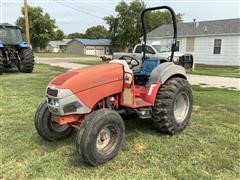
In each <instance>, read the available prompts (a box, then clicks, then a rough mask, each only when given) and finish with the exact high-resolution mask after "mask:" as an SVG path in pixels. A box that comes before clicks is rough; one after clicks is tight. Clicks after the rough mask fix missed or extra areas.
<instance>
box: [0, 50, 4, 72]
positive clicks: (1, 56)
mask: <svg viewBox="0 0 240 180" xmlns="http://www.w3.org/2000/svg"><path fill="white" fill-rule="evenodd" d="M3 70H4V65H3V55H2V52H1V50H0V75H1V74H2V73H3Z"/></svg>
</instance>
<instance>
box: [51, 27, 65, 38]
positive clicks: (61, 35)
mask: <svg viewBox="0 0 240 180" xmlns="http://www.w3.org/2000/svg"><path fill="white" fill-rule="evenodd" d="M64 37H65V35H64V32H63V31H62V30H60V29H57V30H56V31H55V32H54V35H53V38H52V39H51V40H54V41H59V40H62V39H63V38H64Z"/></svg>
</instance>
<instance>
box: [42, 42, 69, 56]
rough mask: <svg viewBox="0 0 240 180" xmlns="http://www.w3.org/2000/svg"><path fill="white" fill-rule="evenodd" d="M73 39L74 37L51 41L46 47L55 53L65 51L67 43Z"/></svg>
mask: <svg viewBox="0 0 240 180" xmlns="http://www.w3.org/2000/svg"><path fill="white" fill-rule="evenodd" d="M71 40H72V39H63V40H62V41H50V42H49V43H48V45H47V47H46V50H47V51H50V52H54V53H58V52H65V51H66V48H67V44H68V43H69V42H70V41H71Z"/></svg>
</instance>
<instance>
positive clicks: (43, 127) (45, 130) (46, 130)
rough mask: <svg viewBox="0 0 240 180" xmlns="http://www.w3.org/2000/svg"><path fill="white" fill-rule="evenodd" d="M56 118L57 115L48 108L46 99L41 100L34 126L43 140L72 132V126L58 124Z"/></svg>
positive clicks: (58, 137) (61, 136) (51, 139)
mask: <svg viewBox="0 0 240 180" xmlns="http://www.w3.org/2000/svg"><path fill="white" fill-rule="evenodd" d="M56 120H57V116H55V115H53V114H52V113H51V112H50V111H49V110H48V106H47V101H43V102H42V103H41V104H40V105H39V107H38V109H37V111H36V114H35V128H36V130H37V132H38V134H39V135H40V136H41V137H42V138H44V139H45V140H48V141H54V140H59V139H63V138H65V137H67V136H69V135H70V134H71V133H72V132H73V130H74V128H73V127H71V126H69V125H60V124H58V122H57V121H56Z"/></svg>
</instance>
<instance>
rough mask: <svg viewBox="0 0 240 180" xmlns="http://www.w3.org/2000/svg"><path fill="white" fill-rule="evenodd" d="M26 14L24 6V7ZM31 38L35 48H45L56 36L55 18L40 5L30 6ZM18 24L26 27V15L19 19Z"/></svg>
mask: <svg viewBox="0 0 240 180" xmlns="http://www.w3.org/2000/svg"><path fill="white" fill-rule="evenodd" d="M21 11H22V14H23V15H24V7H23V8H22V10H21ZM28 18H29V31H30V40H31V44H32V47H33V48H40V49H43V48H45V47H46V46H47V44H48V42H49V41H50V40H51V39H52V37H53V36H54V29H55V28H56V25H55V20H54V19H51V17H50V16H49V14H48V13H44V12H43V10H42V8H40V7H31V6H28ZM16 24H17V25H19V26H22V27H25V21H24V16H21V17H19V18H18V19H17V21H16Z"/></svg>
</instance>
